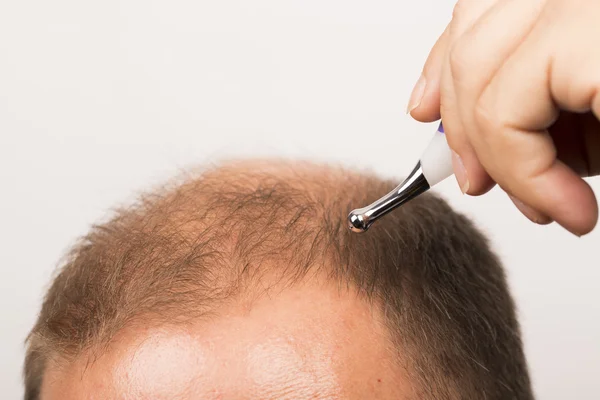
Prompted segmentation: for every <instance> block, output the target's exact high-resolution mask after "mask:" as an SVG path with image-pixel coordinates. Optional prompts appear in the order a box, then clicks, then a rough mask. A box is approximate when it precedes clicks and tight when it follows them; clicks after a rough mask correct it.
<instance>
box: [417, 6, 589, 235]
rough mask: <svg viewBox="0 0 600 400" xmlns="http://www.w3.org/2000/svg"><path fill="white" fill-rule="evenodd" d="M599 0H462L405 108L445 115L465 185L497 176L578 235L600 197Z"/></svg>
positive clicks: (528, 209)
mask: <svg viewBox="0 0 600 400" xmlns="http://www.w3.org/2000/svg"><path fill="white" fill-rule="evenodd" d="M598 21H600V1H597V0H459V1H458V3H457V4H456V7H455V9H454V12H453V17H452V21H451V22H450V24H449V25H448V26H447V28H446V30H445V31H444V33H443V34H442V35H441V36H440V38H439V40H438V41H437V43H436V44H435V46H434V47H433V49H432V51H431V53H430V55H429V57H428V59H427V61H426V63H425V66H424V68H423V74H422V76H421V78H420V79H419V81H418V82H417V84H416V86H415V89H414V91H413V94H412V96H411V101H410V103H409V108H408V112H409V113H410V114H411V115H412V116H413V117H414V118H415V119H417V120H419V121H422V122H432V121H435V120H437V119H439V118H442V120H443V121H444V128H445V131H446V136H447V139H448V143H449V145H450V147H451V148H452V150H453V166H454V171H455V175H456V178H457V180H458V183H459V185H460V187H461V190H462V191H463V193H467V194H469V195H481V194H484V193H486V192H487V191H489V190H490V189H491V188H492V187H493V186H494V185H495V184H498V185H499V186H500V187H501V188H502V189H503V190H504V191H506V193H507V194H508V195H509V196H510V198H511V199H512V200H513V202H514V203H515V205H516V206H517V208H519V210H521V212H522V213H523V214H524V215H525V216H526V217H528V218H529V219H530V220H532V221H534V222H537V223H540V224H547V223H550V222H552V221H556V222H557V223H559V224H560V225H562V226H563V227H565V228H566V229H567V230H569V231H570V232H572V233H574V234H576V235H578V236H581V235H584V234H586V233H589V232H590V231H592V230H593V229H594V226H595V225H596V222H597V220H598V203H597V201H596V197H595V196H594V192H593V191H592V189H591V187H590V186H589V185H588V184H587V183H586V182H585V181H584V180H583V179H582V177H588V176H594V175H599V174H600V123H599V121H598V117H599V116H600V48H599V47H598V44H599V43H600V23H598Z"/></svg>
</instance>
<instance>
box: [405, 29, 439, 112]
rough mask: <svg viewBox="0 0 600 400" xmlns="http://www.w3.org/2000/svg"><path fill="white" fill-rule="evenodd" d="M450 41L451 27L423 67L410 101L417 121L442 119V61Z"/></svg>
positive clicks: (409, 110) (410, 110) (409, 108)
mask: <svg viewBox="0 0 600 400" xmlns="http://www.w3.org/2000/svg"><path fill="white" fill-rule="evenodd" d="M448 43H449V28H448V27H446V30H444V33H442V35H441V36H440V37H439V39H438V40H437V42H436V43H435V45H434V46H433V48H432V49H431V52H430V53H429V56H428V57H427V61H426V62H425V66H424V67H423V72H422V73H421V76H420V77H419V80H418V81H417V84H416V85H415V88H414V89H413V92H412V94H411V96H410V101H409V103H408V113H409V114H410V115H411V116H412V117H413V118H414V119H416V120H417V121H421V122H433V121H437V120H438V119H440V78H441V75H442V63H443V61H444V58H445V57H446V53H447V49H448Z"/></svg>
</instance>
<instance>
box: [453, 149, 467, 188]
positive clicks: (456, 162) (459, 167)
mask: <svg viewBox="0 0 600 400" xmlns="http://www.w3.org/2000/svg"><path fill="white" fill-rule="evenodd" d="M452 168H453V169H454V176H455V177H456V181H457V182H458V186H460V190H461V192H463V194H465V193H467V192H468V191H469V178H468V177H467V170H466V169H465V165H464V164H463V162H462V159H461V158H460V156H459V155H458V154H456V152H454V151H452Z"/></svg>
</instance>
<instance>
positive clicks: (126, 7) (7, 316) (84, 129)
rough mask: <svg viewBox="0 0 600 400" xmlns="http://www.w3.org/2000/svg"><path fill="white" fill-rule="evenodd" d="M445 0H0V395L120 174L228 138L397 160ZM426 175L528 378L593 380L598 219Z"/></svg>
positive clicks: (424, 138) (408, 143)
mask: <svg viewBox="0 0 600 400" xmlns="http://www.w3.org/2000/svg"><path fill="white" fill-rule="evenodd" d="M452 7H453V2H452V1H440V0H418V1H416V0H415V1H407V0H393V1H392V0H387V1H384V0H371V1H368V2H367V1H356V0H343V1H342V0H287V1H281V0H271V1H269V0H253V1H245V0H238V1H233V0H218V1H207V0H175V1H166V0H103V1H79V0H53V1H43V0H19V1H9V0H6V1H2V2H1V4H0V192H1V196H0V273H1V277H0V317H1V318H2V319H1V321H2V325H1V329H0V335H1V336H0V389H1V393H0V398H2V399H16V398H19V397H20V396H22V394H21V393H22V389H21V384H20V369H21V364H22V358H23V348H24V347H23V340H24V338H25V336H26V334H27V332H28V330H29V329H30V327H31V326H32V324H33V322H34V320H35V317H36V313H37V311H38V309H39V305H40V301H41V296H42V293H43V290H44V288H45V287H46V285H47V283H48V282H49V280H50V277H51V273H52V271H53V268H54V266H55V264H56V262H57V261H58V260H59V258H60V256H61V254H63V253H64V251H65V250H66V249H67V248H68V246H69V244H70V243H72V242H73V241H74V240H75V238H76V237H77V236H78V235H80V234H83V233H84V232H86V230H87V229H88V228H89V226H90V224H91V223H92V222H94V221H95V220H97V219H99V218H101V217H102V216H104V215H105V214H106V212H107V210H108V209H109V208H110V207H112V206H114V205H116V204H118V203H121V202H124V201H127V200H129V199H131V197H132V195H133V193H134V192H135V191H139V190H141V189H143V188H146V187H148V186H149V185H152V184H155V183H157V182H160V181H161V180H163V179H166V178H168V177H169V176H171V175H172V174H174V173H176V172H178V171H180V170H181V169H182V168H185V167H186V166H190V165H193V164H202V163H206V162H208V161H214V160H218V159H220V158H222V157H226V156H232V155H233V156H235V155H244V156H247V155H249V156H256V155H278V156H284V157H288V156H289V157H303V158H310V159H317V160H327V161H331V162H340V163H343V164H345V165H349V166H354V167H356V168H370V169H372V170H375V171H376V172H378V173H381V174H382V175H385V176H396V177H397V176H401V175H403V174H405V173H407V172H408V171H409V170H410V169H411V168H412V166H413V163H414V162H415V160H416V158H417V157H418V155H419V153H420V152H421V150H422V149H423V148H424V147H425V145H426V144H427V142H428V140H429V138H430V137H431V134H432V133H433V131H434V129H435V126H434V125H423V124H418V123H416V122H414V121H412V120H411V119H410V118H408V117H407V116H406V115H405V113H404V110H405V107H406V103H407V100H408V96H409V94H410V91H411V89H412V85H413V84H414V82H415V81H416V79H417V78H418V75H419V73H420V69H421V66H422V63H423V62H424V60H425V57H426V55H427V53H428V51H429V49H430V47H431V46H432V45H433V43H434V41H435V39H436V37H437V36H438V34H439V33H441V32H442V30H443V28H444V26H445V24H446V23H447V21H448V20H449V18H450V15H451V10H452ZM591 183H592V185H593V186H594V187H595V189H596V191H597V193H600V181H599V180H598V179H596V180H595V181H591ZM438 191H439V192H440V193H441V194H442V195H443V196H444V197H445V198H447V199H448V200H449V201H450V202H451V203H452V205H453V206H455V207H456V208H457V209H459V210H462V211H463V212H465V213H467V214H468V215H469V216H471V217H472V218H474V219H475V220H476V221H477V223H478V225H479V226H480V227H481V228H482V229H483V230H484V231H485V232H486V233H487V234H488V235H489V236H490V237H491V239H492V241H493V243H494V246H495V248H496V249H497V251H498V252H499V253H500V255H501V257H502V258H503V260H504V262H505V264H506V267H507V269H508V273H509V277H510V283H511V286H512V288H513V291H514V295H515V297H516V299H517V302H518V306H519V315H520V319H521V321H522V325H523V330H524V337H525V343H526V350H527V355H528V357H529V363H530V365H531V371H532V376H533V381H534V385H535V391H536V393H537V395H538V397H539V398H540V399H578V400H585V399H589V400H591V399H598V398H600V380H599V379H598V375H599V373H600V291H599V289H600V283H599V282H600V262H599V261H598V259H599V256H598V245H599V244H600V240H599V239H600V229H597V230H596V231H595V232H594V233H593V234H591V235H589V236H587V237H584V238H581V239H580V238H576V237H574V236H572V235H570V234H569V233H567V232H565V231H563V230H562V229H561V228H560V227H558V226H550V227H538V226H535V225H533V224H531V223H529V222H527V221H526V220H525V218H524V217H522V216H521V215H520V214H519V213H518V212H517V211H516V210H515V209H514V208H513V206H512V204H511V203H510V201H509V200H508V198H507V197H506V196H505V195H504V194H503V193H502V192H500V191H499V190H494V191H493V192H492V193H491V194H489V195H487V196H485V197H483V198H467V197H463V196H462V195H461V194H460V192H459V190H458V188H457V186H456V184H455V182H454V181H453V180H447V181H446V182H444V183H443V184H442V185H440V186H439V188H438Z"/></svg>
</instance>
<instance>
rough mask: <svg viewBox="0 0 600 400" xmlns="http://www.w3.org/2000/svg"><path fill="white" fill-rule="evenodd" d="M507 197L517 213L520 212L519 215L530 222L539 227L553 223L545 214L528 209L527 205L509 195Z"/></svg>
mask: <svg viewBox="0 0 600 400" xmlns="http://www.w3.org/2000/svg"><path fill="white" fill-rule="evenodd" d="M508 197H509V198H510V199H511V200H512V202H513V204H514V205H515V206H516V207H517V208H518V209H519V211H521V213H522V214H523V215H524V216H525V217H527V218H528V219H529V220H530V221H531V222H534V223H536V224H539V225H548V224H550V223H552V222H553V221H552V218H550V217H549V216H547V215H545V214H542V213H541V212H539V211H538V210H535V209H533V208H531V207H529V206H528V205H527V204H525V203H523V202H522V201H521V200H519V199H517V198H516V197H514V196H511V195H508Z"/></svg>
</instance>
